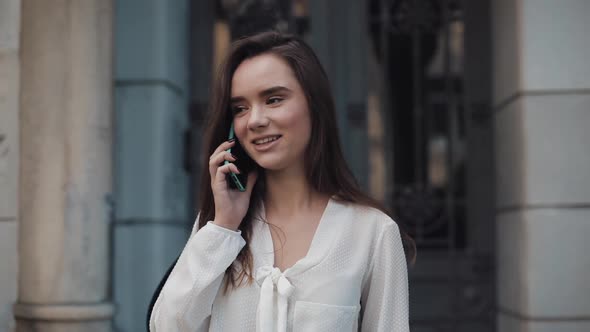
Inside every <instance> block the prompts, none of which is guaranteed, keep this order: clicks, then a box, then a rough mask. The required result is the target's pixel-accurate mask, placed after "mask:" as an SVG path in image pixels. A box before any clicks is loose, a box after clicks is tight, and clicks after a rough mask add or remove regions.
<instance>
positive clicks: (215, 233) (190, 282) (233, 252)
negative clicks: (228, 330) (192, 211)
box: [150, 219, 246, 332]
mask: <svg viewBox="0 0 590 332" xmlns="http://www.w3.org/2000/svg"><path fill="white" fill-rule="evenodd" d="M197 220H198V219H197ZM245 244H246V242H245V241H244V239H243V238H242V236H241V234H240V232H239V231H238V232H234V231H232V230H229V229H226V228H223V227H220V226H217V225H215V224H213V223H211V222H209V223H207V225H205V226H204V227H203V228H201V229H200V230H199V231H198V232H196V233H194V232H193V234H191V237H190V238H189V240H188V242H187V244H186V246H185V247H184V250H183V251H182V254H181V255H180V257H179V258H178V262H177V263H176V266H175V267H174V269H173V270H172V273H170V277H169V278H168V280H167V281H166V284H164V287H163V288H162V291H161V292H160V295H159V296H158V299H157V300H156V303H155V305H154V309H153V311H152V316H151V318H150V330H151V331H152V332H155V331H158V332H160V331H162V332H167V331H191V332H193V331H206V330H207V329H208V328H209V326H208V325H209V317H210V316H211V307H212V306H213V301H214V300H215V297H216V295H217V292H218V291H219V288H220V286H221V282H222V280H223V275H224V272H225V270H226V269H227V268H228V267H229V266H230V265H231V264H232V262H233V261H234V260H235V259H236V257H237V255H238V253H239V252H240V250H241V249H242V248H243V247H244V245H245Z"/></svg>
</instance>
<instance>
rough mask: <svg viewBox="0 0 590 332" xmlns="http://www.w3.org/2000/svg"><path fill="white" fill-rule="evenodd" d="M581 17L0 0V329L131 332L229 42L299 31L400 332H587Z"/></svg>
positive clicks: (589, 300) (547, 12)
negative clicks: (392, 268) (383, 210)
mask: <svg viewBox="0 0 590 332" xmlns="http://www.w3.org/2000/svg"><path fill="white" fill-rule="evenodd" d="M589 14H590V2H588V1H586V0H564V1H559V2H558V1H551V0H481V1H466V0H463V1H460V0H401V1H387V0H381V1H378V0H370V1H369V0H367V1H354V0H345V1H336V0H326V1H295V0H293V1H279V0H276V1H270V0H269V1H262V0H261V1H232V0H219V1H188V0H175V1H163V0H149V1H140V0H114V1H104V0H84V1H70V0H56V1H43V0H0V331H5V330H6V331H29V330H38V331H111V330H115V331H140V330H143V329H144V328H145V327H144V326H145V315H146V312H147V306H148V303H149V300H150V298H151V293H152V291H153V289H154V288H155V286H156V285H157V283H158V281H159V280H160V277H161V275H162V274H163V272H164V271H165V270H166V268H167V267H168V266H169V264H170V263H171V262H172V261H173V260H174V258H175V257H176V256H177V255H178V253H179V251H180V250H181V249H182V247H183V245H184V242H185V241H186V237H187V234H188V230H189V229H190V227H191V225H192V222H193V220H194V217H195V215H196V211H195V203H194V202H195V201H196V194H195V191H194V190H192V189H191V188H195V187H196V186H197V185H198V176H197V175H198V174H199V173H200V171H201V170H200V164H199V160H200V159H199V155H200V151H199V144H200V135H201V130H202V126H203V114H204V112H205V110H206V107H207V103H208V91H209V85H210V82H211V77H212V74H213V73H214V72H215V71H214V68H215V66H216V65H217V64H218V63H219V59H220V58H221V57H222V56H223V54H224V52H225V50H226V49H227V45H228V43H229V41H230V40H232V39H235V38H238V37H240V36H241V35H244V34H248V33H251V32H254V31H258V30H263V29H267V28H269V27H272V28H276V29H282V30H286V31H290V32H293V33H298V34H301V35H303V36H304V38H306V39H307V40H308V41H309V43H310V44H311V45H312V46H313V47H314V49H315V50H316V52H317V54H318V56H319V57H320V59H321V61H322V63H323V64H324V66H325V68H326V70H327V72H328V75H329V77H330V80H331V83H332V88H333V91H334V95H335V98H336V107H337V112H338V125H339V128H340V134H341V141H342V143H343V146H344V147H345V155H346V157H347V159H348V160H349V163H350V164H351V168H352V169H353V171H354V173H355V175H356V176H357V179H358V180H359V183H360V185H361V186H362V187H363V188H365V189H366V190H367V191H369V192H371V193H372V194H373V195H374V196H375V197H377V198H379V199H381V200H382V201H384V202H385V203H386V204H387V205H388V206H389V207H390V208H391V209H392V211H393V213H394V215H395V218H396V220H398V221H399V222H400V223H401V224H403V225H405V226H406V227H407V229H408V230H409V231H410V233H412V234H413V235H414V237H415V239H416V241H417V244H418V258H417V261H416V264H415V265H414V267H413V268H412V269H410V293H411V295H410V296H411V303H410V307H411V308H410V309H411V310H410V312H411V321H412V330H413V331H420V332H421V331H425V332H426V331H502V332H504V331H506V332H509V331H535V332H537V331H543V332H545V331H567V332H578V331H580V332H581V331H588V330H590V290H588V288H587V287H585V286H586V284H587V281H588V280H589V279H590V258H589V257H588V255H586V253H587V252H589V251H590V244H589V242H588V241H586V237H588V236H589V235H590V148H589V147H590V130H588V129H589V128H590V66H589V65H588V64H587V59H590V37H589V36H590V34H589V33H588V32H590V23H589V22H590V21H588V20H587V19H586V17H587V16H588V15H589Z"/></svg>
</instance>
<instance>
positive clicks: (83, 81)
mask: <svg viewBox="0 0 590 332" xmlns="http://www.w3.org/2000/svg"><path fill="white" fill-rule="evenodd" d="M112 11H113V10H112V3H111V1H105V0H86V1H73V0H55V1H44V0H23V1H22V35H21V42H22V45H21V64H22V65H21V99H20V102H21V111H20V143H21V145H20V146H21V148H20V170H21V173H20V197H19V207H20V225H19V254H20V257H19V270H20V271H19V287H18V301H17V303H16V304H15V306H14V315H15V317H16V319H17V331H60V332H63V331H110V330H111V317H112V315H113V306H112V304H111V303H110V301H109V292H108V289H109V288H108V286H109V243H110V239H109V223H110V204H109V201H110V199H109V195H110V193H111V191H112V184H111V182H112V180H111V178H112V171H111V160H112V157H111V144H112V143H111V141H112V125H111V121H112V116H111V113H112V105H111V101H112V55H111V54H112V49H113V47H112V16H113V12H112Z"/></svg>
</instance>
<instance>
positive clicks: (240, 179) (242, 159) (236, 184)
mask: <svg viewBox="0 0 590 332" xmlns="http://www.w3.org/2000/svg"><path fill="white" fill-rule="evenodd" d="M232 138H235V140H236V143H235V144H234V146H233V147H231V148H229V149H227V150H226V151H227V152H229V153H231V154H233V155H234V156H235V157H236V161H234V162H233V163H234V164H235V165H236V166H237V167H238V169H239V170H240V174H236V173H234V172H230V173H229V174H228V175H227V183H228V184H229V187H230V189H235V190H239V191H246V186H247V185H248V183H247V182H248V173H249V172H251V171H252V170H253V169H254V168H255V167H256V163H255V162H254V160H252V158H250V156H249V155H248V154H247V153H246V151H244V148H243V147H242V145H241V144H240V142H239V141H238V139H237V137H236V136H235V132H234V124H233V123H232V125H231V126H230V128H229V135H228V138H227V139H228V140H230V139H232ZM228 163H229V161H227V160H226V161H225V162H224V163H223V164H224V165H227V164H228Z"/></svg>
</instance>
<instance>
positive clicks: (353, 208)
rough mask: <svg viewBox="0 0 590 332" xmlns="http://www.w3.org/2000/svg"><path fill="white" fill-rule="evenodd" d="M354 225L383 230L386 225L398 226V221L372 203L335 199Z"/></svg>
mask: <svg viewBox="0 0 590 332" xmlns="http://www.w3.org/2000/svg"><path fill="white" fill-rule="evenodd" d="M335 201H336V202H337V204H338V205H339V208H340V209H341V210H342V212H343V214H344V215H346V216H347V218H346V219H348V220H350V222H351V223H352V226H353V227H355V228H356V227H361V228H364V229H367V228H370V229H373V230H375V231H381V230H383V229H384V228H385V227H394V228H398V225H397V223H396V222H395V221H394V220H393V219H392V218H391V217H390V216H389V215H388V214H387V213H385V212H383V211H381V210H380V209H378V208H375V207H373V206H370V205H365V204H361V203H351V202H345V201H339V200H335Z"/></svg>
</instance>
